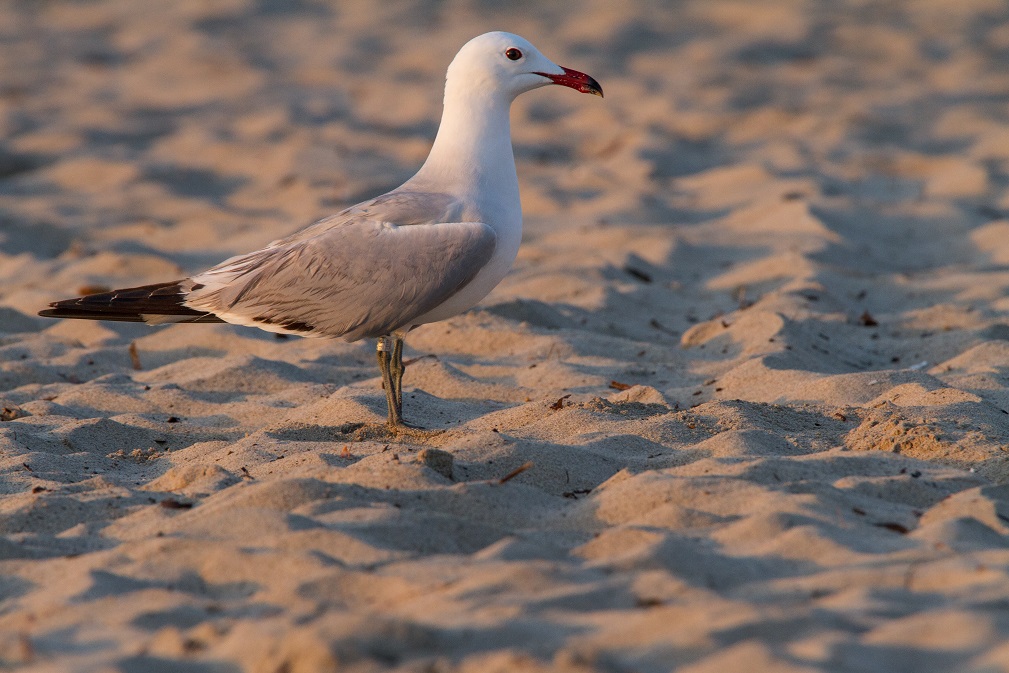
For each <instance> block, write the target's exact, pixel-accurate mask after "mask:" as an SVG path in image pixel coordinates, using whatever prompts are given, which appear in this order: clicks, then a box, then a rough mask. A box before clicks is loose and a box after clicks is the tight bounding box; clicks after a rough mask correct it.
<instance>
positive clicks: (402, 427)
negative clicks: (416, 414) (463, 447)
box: [386, 420, 445, 439]
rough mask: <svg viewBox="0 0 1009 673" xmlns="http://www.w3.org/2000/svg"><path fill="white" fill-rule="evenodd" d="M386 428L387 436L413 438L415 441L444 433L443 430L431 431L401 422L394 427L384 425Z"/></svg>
mask: <svg viewBox="0 0 1009 673" xmlns="http://www.w3.org/2000/svg"><path fill="white" fill-rule="evenodd" d="M386 428H388V430H389V434H391V435H394V436H396V437H413V438H415V439H424V438H427V437H434V436H435V435H440V434H442V433H443V432H445V431H444V430H432V429H429V428H425V427H423V426H420V425H415V424H413V423H407V422H406V421H402V420H401V421H400V422H399V423H397V424H395V425H392V424H386Z"/></svg>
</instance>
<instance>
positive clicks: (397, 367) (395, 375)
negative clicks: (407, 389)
mask: <svg viewBox="0 0 1009 673" xmlns="http://www.w3.org/2000/svg"><path fill="white" fill-rule="evenodd" d="M392 338H393V342H392V360H391V361H390V363H389V373H390V374H391V375H392V382H393V390H394V392H395V393H396V411H397V412H398V413H399V416H400V420H402V418H403V369H404V367H403V337H400V336H396V335H393V337H392Z"/></svg>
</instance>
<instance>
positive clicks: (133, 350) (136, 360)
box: [130, 341, 144, 371]
mask: <svg viewBox="0 0 1009 673" xmlns="http://www.w3.org/2000/svg"><path fill="white" fill-rule="evenodd" d="M130 362H132V363H133V368H134V369H136V370H137V371H140V370H141V369H143V368H144V366H143V365H142V364H140V356H139V355H138V354H137V342H136V341H131V342H130Z"/></svg>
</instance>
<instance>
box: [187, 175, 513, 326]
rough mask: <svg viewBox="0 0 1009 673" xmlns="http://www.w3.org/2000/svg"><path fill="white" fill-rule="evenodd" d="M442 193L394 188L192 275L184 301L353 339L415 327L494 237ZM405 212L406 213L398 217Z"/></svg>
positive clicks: (237, 317)
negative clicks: (417, 319)
mask: <svg viewBox="0 0 1009 673" xmlns="http://www.w3.org/2000/svg"><path fill="white" fill-rule="evenodd" d="M462 215H464V212H463V209H462V207H461V206H460V205H459V203H458V202H457V201H455V200H454V199H452V198H451V197H449V196H447V195H443V194H433V195H431V194H418V193H410V192H407V193H397V192H393V193H391V194H387V195H385V196H383V197H379V198H378V199H374V200H373V201H369V202H365V203H363V204H361V205H359V206H355V207H354V208H351V209H348V210H346V211H344V212H343V213H340V214H339V215H336V216H333V217H331V218H328V219H326V220H322V221H320V222H318V223H316V224H315V225H313V226H311V227H309V228H308V229H305V230H303V231H301V232H299V233H297V234H295V235H293V236H290V237H288V238H286V239H281V240H279V241H275V242H273V243H271V244H270V245H269V246H268V247H266V248H264V249H263V250H259V251H257V252H253V253H250V254H247V255H241V256H238V257H234V258H232V259H229V260H227V261H225V262H224V263H222V264H220V265H218V266H217V267H214V268H213V269H210V270H209V271H206V272H204V273H202V274H199V275H197V276H194V277H193V278H192V282H193V286H192V289H191V290H190V292H189V295H188V296H187V298H186V301H185V305H186V306H187V307H189V308H192V309H194V310H198V311H207V312H210V313H213V314H214V315H216V316H218V317H220V318H221V319H223V320H226V321H227V322H232V323H238V324H243V325H254V326H257V327H262V328H264V329H270V330H273V331H285V332H295V333H299V334H303V335H306V336H330V337H343V338H345V339H347V340H348V341H354V340H357V339H360V338H363V337H374V336H380V335H383V334H389V333H390V332H393V331H395V330H397V329H401V328H406V327H410V326H411V325H412V323H411V321H412V320H413V319H415V318H417V317H420V316H422V315H424V314H425V313H428V312H430V311H431V310H432V309H434V308H435V307H437V306H438V305H440V304H441V303H442V302H444V301H445V300H447V299H448V298H449V297H451V296H452V295H454V294H455V293H456V292H458V291H459V290H461V289H462V288H463V287H465V286H466V285H467V284H468V283H469V282H470V281H471V280H473V278H474V277H475V276H476V274H477V273H478V272H479V271H480V269H481V268H483V266H484V265H486V264H487V262H488V261H489V260H490V258H491V256H492V255H493V254H494V248H495V246H496V242H497V237H496V236H495V234H494V231H493V229H491V228H490V227H489V226H488V225H486V224H484V223H482V222H465V221H462V222H460V221H446V220H445V219H442V218H448V217H453V216H454V217H459V216H462ZM397 220H399V222H397Z"/></svg>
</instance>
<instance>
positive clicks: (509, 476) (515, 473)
mask: <svg viewBox="0 0 1009 673" xmlns="http://www.w3.org/2000/svg"><path fill="white" fill-rule="evenodd" d="M532 466H533V461H531V460H530V461H529V462H527V463H522V464H521V465H519V466H518V467H516V468H515V469H514V470H512V471H511V472H509V473H508V474H506V475H505V476H503V477H501V478H500V479H498V480H497V483H499V484H504V483H505V482H507V481H510V480H512V479H514V478H515V477H517V476H519V475H520V474H522V473H523V472H525V471H526V470H528V469H529V468H531V467H532Z"/></svg>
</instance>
